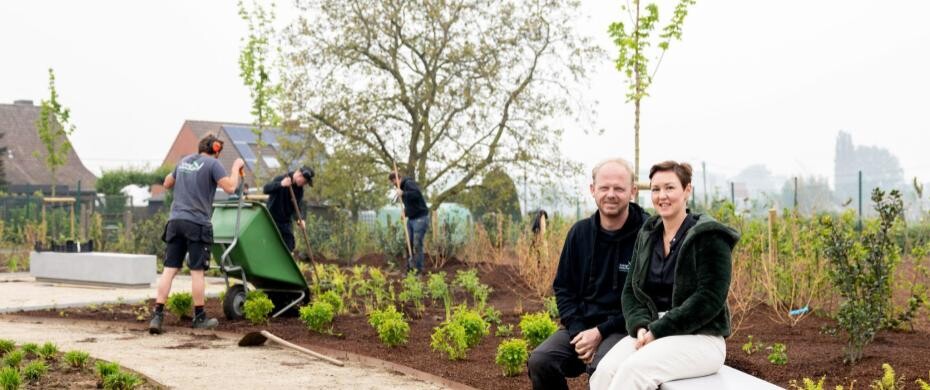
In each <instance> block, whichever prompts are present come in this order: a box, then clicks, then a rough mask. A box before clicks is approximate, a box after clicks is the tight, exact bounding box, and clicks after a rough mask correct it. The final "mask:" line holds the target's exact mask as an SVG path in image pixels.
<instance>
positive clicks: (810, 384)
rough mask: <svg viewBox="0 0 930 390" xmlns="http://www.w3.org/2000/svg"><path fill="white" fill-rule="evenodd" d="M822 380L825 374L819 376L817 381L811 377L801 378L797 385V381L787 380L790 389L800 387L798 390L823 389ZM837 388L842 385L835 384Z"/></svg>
mask: <svg viewBox="0 0 930 390" xmlns="http://www.w3.org/2000/svg"><path fill="white" fill-rule="evenodd" d="M824 380H826V377H825V376H822V377H820V380H819V381H817V382H814V380H813V379H811V378H803V379H801V384H800V385H798V381H797V380H794V379H792V380H791V382H789V384H790V385H791V388H792V389H800V390H823V381H824ZM837 388H839V389H842V388H843V387H842V386H837Z"/></svg>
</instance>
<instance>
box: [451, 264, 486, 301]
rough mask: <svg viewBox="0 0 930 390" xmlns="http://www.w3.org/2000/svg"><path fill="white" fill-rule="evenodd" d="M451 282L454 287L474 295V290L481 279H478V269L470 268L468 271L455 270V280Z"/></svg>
mask: <svg viewBox="0 0 930 390" xmlns="http://www.w3.org/2000/svg"><path fill="white" fill-rule="evenodd" d="M452 284H453V285H454V286H455V287H458V288H460V289H462V290H463V291H465V292H467V293H469V294H472V295H474V293H475V291H477V290H478V286H479V285H481V280H480V279H478V270H477V269H474V268H472V269H470V270H468V271H463V270H458V271H456V272H455V280H454V281H453V282H452Z"/></svg>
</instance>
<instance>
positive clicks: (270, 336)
mask: <svg viewBox="0 0 930 390" xmlns="http://www.w3.org/2000/svg"><path fill="white" fill-rule="evenodd" d="M262 336H265V337H267V338H268V340H271V341H274V342H276V343H278V344H280V345H282V346H285V347H288V348H290V349H293V350H295V351H298V352H303V353H305V354H307V355H310V356H313V357H315V358H318V359H322V360H325V361H327V362H329V363H332V364H335V365H337V366H339V367H342V366H344V365H345V363H343V362H342V361H340V360H336V359H333V358H331V357H329V356H326V355H322V354H320V353H318V352H314V351H311V350H309V349H306V348H304V347H301V346H299V345H296V344H293V343H290V342H288V341H286V340H284V339H282V338H280V337H278V336H275V335H273V334H271V332H269V331H267V330H263V331H262Z"/></svg>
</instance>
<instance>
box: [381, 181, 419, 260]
mask: <svg viewBox="0 0 930 390" xmlns="http://www.w3.org/2000/svg"><path fill="white" fill-rule="evenodd" d="M388 180H390V181H391V185H393V186H394V188H395V191H396V194H397V197H398V198H400V199H401V200H402V201H403V202H404V211H403V213H404V215H405V216H406V217H407V237H408V238H409V239H410V242H409V244H410V245H411V247H412V248H411V249H412V251H413V253H412V255H411V256H410V257H409V258H408V259H407V266H406V268H405V271H407V272H409V271H416V272H417V273H420V274H422V273H423V238H424V237H426V231H427V230H429V208H427V207H426V199H425V198H423V192H421V191H420V186H419V185H417V182H415V181H413V179H412V178H409V177H405V178H400V176H398V175H397V174H396V173H394V172H391V173H390V174H389V175H388Z"/></svg>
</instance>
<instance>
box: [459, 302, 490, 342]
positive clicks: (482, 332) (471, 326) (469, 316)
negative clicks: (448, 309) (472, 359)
mask: <svg viewBox="0 0 930 390" xmlns="http://www.w3.org/2000/svg"><path fill="white" fill-rule="evenodd" d="M452 322H455V323H458V324H459V325H462V328H464V329H465V344H466V345H467V346H468V348H471V347H474V346H476V345H478V343H479V342H481V339H482V338H483V337H484V336H487V335H488V333H490V328H491V325H490V324H488V322H487V321H485V320H484V319H483V318H481V314H478V312H477V311H474V310H469V309H468V308H466V307H465V306H464V305H462V306H459V307H458V308H457V309H456V310H455V314H452Z"/></svg>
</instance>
